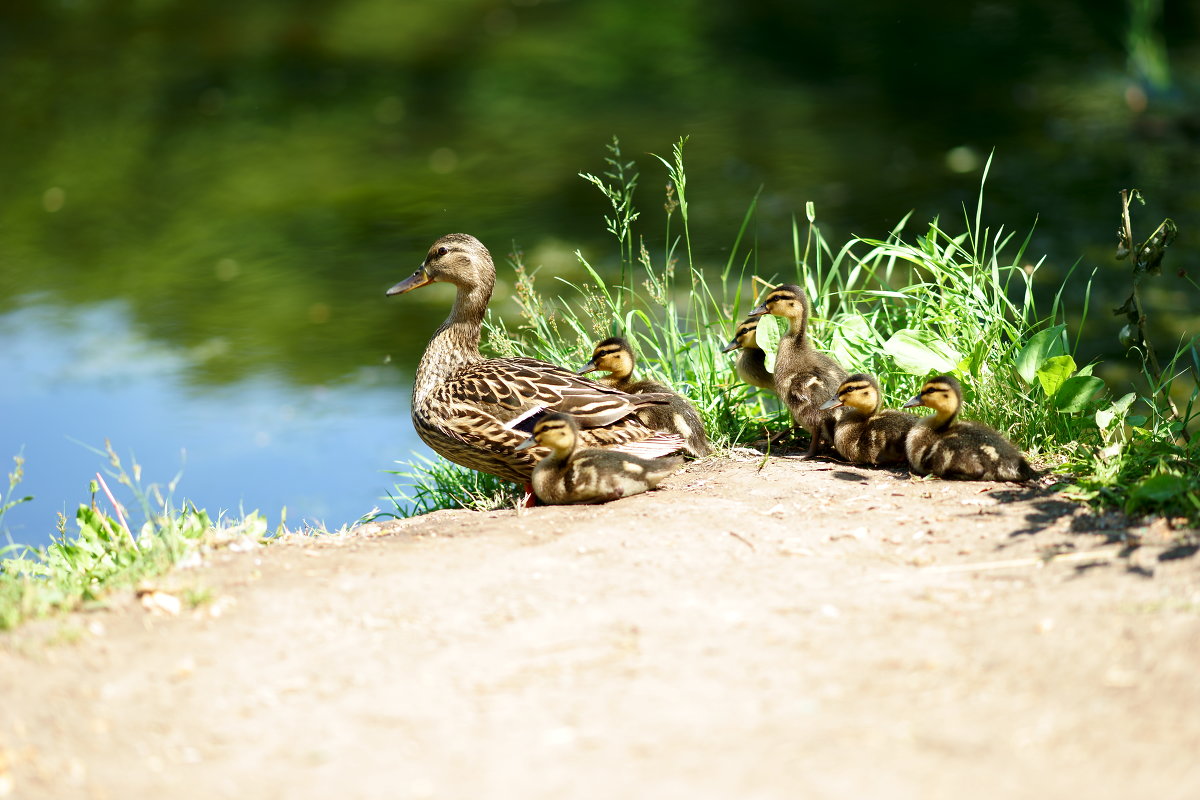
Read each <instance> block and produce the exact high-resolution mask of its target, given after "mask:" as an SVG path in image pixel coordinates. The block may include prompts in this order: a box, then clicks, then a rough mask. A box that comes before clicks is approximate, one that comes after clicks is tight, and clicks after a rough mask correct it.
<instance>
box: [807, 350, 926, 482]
mask: <svg viewBox="0 0 1200 800" xmlns="http://www.w3.org/2000/svg"><path fill="white" fill-rule="evenodd" d="M882 394H883V393H882V392H881V391H880V389H879V382H878V381H876V380H875V378H874V377H872V376H870V375H866V374H864V373H861V372H860V373H858V374H855V375H851V376H850V377H848V378H846V380H844V381H842V385H841V386H839V387H838V390H837V395H835V396H834V398H833V399H832V400H830V401H828V402H827V403H825V404H824V405H823V406H821V408H823V409H833V408H840V407H844V408H845V411H843V412H842V417H841V419H839V420H838V422H837V427H836V428H834V431H833V445H834V447H836V448H837V451H838V452H839V453H841V454H842V457H843V458H845V459H846V460H847V461H852V462H854V463H855V464H903V463H905V462H906V461H907V460H908V455H907V452H906V450H905V441H906V440H907V438H908V433H909V431H911V430H912V427H913V425H915V424H916V423H917V417H915V416H913V415H912V414H906V413H904V412H903V411H896V410H894V409H884V410H882V411H881V410H880V409H879V406H880V405H881V403H882Z"/></svg>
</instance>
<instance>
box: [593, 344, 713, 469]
mask: <svg viewBox="0 0 1200 800" xmlns="http://www.w3.org/2000/svg"><path fill="white" fill-rule="evenodd" d="M633 366H634V356H633V347H632V346H631V345H630V344H629V342H628V341H626V340H625V339H622V338H621V337H620V336H613V337H612V338H609V339H605V340H604V341H602V342H600V343H599V344H597V345H596V347H595V349H594V350H593V351H592V360H591V361H589V362H588V365H587V366H586V367H584V368H583V369H581V370H580V371H579V374H580V375H585V374H587V373H589V372H592V371H596V370H598V371H600V372H608V373H610V374H609V375H608V376H606V377H600V378H597V379H596V381H597V383H602V384H604V385H605V386H611V387H612V388H614V389H619V390H620V391H622V392H628V393H629V394H648V393H649V394H661V395H667V396H668V400H667V402H666V403H665V404H663V405H653V406H644V407H643V408H641V409H639V410H638V412H637V415H638V418H639V419H641V421H642V422H644V423H646V425H647V426H649V427H650V428H653V429H654V430H660V431H671V432H673V433H678V434H679V435H680V436H682V437H683V440H684V441H685V442H687V451H688V452H689V453H691V454H692V455H694V456H696V457H697V458H702V457H704V456H706V455H708V454H709V453H710V452H712V449H711V448H710V447H709V445H708V435H707V434H706V433H705V432H704V422H703V421H702V420H701V419H700V413H699V412H698V411H696V408H695V406H693V405H692V404H691V403H689V402H688V401H687V400H685V399H684V398H682V397H680V396H679V395H678V394H676V393H675V392H674V391H672V390H671V388H670V387H668V386H664V385H662V384H661V383H655V382H654V381H639V380H634V378H633Z"/></svg>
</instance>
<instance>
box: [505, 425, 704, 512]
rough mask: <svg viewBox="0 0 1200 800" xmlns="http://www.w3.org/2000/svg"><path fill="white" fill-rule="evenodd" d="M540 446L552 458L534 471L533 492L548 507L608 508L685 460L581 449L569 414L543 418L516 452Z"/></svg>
mask: <svg viewBox="0 0 1200 800" xmlns="http://www.w3.org/2000/svg"><path fill="white" fill-rule="evenodd" d="M535 445H540V446H542V447H548V448H550V454H549V455H548V456H546V457H545V458H543V459H542V460H541V461H539V462H538V463H537V466H535V467H534V468H533V480H532V483H533V491H534V494H536V495H537V497H538V499H539V500H540V501H542V502H543V503H546V504H547V505H564V504H573V503H606V502H608V501H609V500H616V499H618V498H621V497H628V496H629V495H632V494H640V493H641V492H644V491H646V490H648V489H654V488H657V486H658V484H659V483H660V482H661V481H662V480H663V479H664V478H666V477H667V476H668V475H670V474H671V473H672V472H674V471H675V470H677V469H679V467H680V465H682V464H683V459H681V458H678V457H673V458H639V457H638V456H635V455H631V454H629V453H622V452H618V451H616V450H602V449H599V448H581V447H579V428H578V427H577V426H576V424H575V419H574V418H573V417H572V416H571V415H570V414H561V413H557V412H556V413H551V414H546V415H544V416H543V417H542V418H541V419H539V420H538V422H537V423H536V424H535V425H534V427H533V435H532V436H530V437H529V438H528V439H526V440H525V441H524V442H523V443H522V444H521V445H519V446H518V448H517V449H519V450H523V449H525V448H528V447H533V446H535Z"/></svg>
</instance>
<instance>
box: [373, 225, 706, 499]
mask: <svg viewBox="0 0 1200 800" xmlns="http://www.w3.org/2000/svg"><path fill="white" fill-rule="evenodd" d="M435 281H443V282H447V283H452V284H454V285H455V287H456V288H457V290H458V291H457V294H456V296H455V300H454V307H453V309H452V310H451V312H450V316H449V317H447V319H446V321H445V322H444V323H443V324H442V326H441V327H440V328H438V329H437V331H436V332H435V333H434V334H433V338H432V339H430V341H429V345H428V346H427V347H426V349H425V354H424V355H423V356H422V357H421V361H420V364H419V365H418V366H417V372H416V375H415V377H414V380H413V399H412V420H413V426H414V427H415V428H416V430H417V434H418V435H419V436H420V437H421V440H422V441H424V442H425V443H426V444H427V445H429V446H430V447H431V448H432V449H433V450H434V451H435V452H437V453H439V454H441V455H442V456H445V457H446V458H447V459H449V460H451V461H453V462H455V463H456V464H461V465H462V466H465V467H469V468H471V469H477V470H480V471H482V472H488V473H491V474H493V475H496V476H498V477H500V478H502V479H504V480H509V481H514V482H517V483H527V482H528V481H529V478H530V476H531V475H532V473H533V468H534V465H535V464H536V463H537V461H538V459H539V458H540V457H541V456H542V455H543V454H544V453H545V451H544V450H529V449H526V450H522V451H518V450H517V446H518V445H520V444H521V443H522V442H523V441H524V440H525V438H526V435H527V432H528V430H529V427H528V426H529V425H532V423H533V421H534V420H536V417H537V414H538V413H540V412H541V411H545V410H551V411H553V410H558V411H566V412H569V413H570V414H572V415H573V416H574V417H575V419H576V420H577V421H578V422H579V427H580V434H579V435H580V438H581V440H582V441H583V443H584V444H586V445H589V446H597V447H610V446H620V447H627V448H631V449H633V450H634V452H638V453H639V454H641V455H645V456H651V457H652V456H657V455H665V454H666V453H671V452H674V451H675V450H678V449H679V448H680V447H682V446H683V442H682V440H681V439H680V438H679V437H678V436H675V435H673V434H666V433H658V432H656V431H655V430H653V429H652V428H650V427H648V426H647V425H646V424H645V423H644V422H642V421H641V420H640V419H639V418H638V416H637V413H636V412H637V411H639V410H640V409H642V408H645V407H647V406H653V405H662V404H664V403H665V402H667V401H668V400H669V398H667V397H663V396H661V395H655V394H641V395H630V394H627V393H625V392H621V391H619V390H617V389H611V388H609V387H606V386H601V385H599V384H596V383H595V382H593V381H589V380H586V379H584V378H581V377H579V376H578V375H576V374H575V373H573V372H571V371H570V370H567V369H563V368H562V367H558V366H556V365H554V364H550V363H547V362H545V361H538V360H537V359H533V358H485V357H484V356H483V355H482V354H480V352H479V336H480V331H481V329H482V325H483V316H484V313H485V312H486V311H487V305H488V301H489V300H490V299H491V295H492V288H493V287H494V285H495V281H496V270H495V266H494V265H493V263H492V257H491V254H490V253H488V250H487V248H486V247H484V246H483V244H482V243H480V242H479V240H478V239H476V238H475V237H473V236H469V235H467V234H462V233H452V234H448V235H446V236H443V237H442V238H440V239H438V240H437V241H436V242H434V243H433V246H432V247H431V248H430V249H429V253H428V255H427V256H426V257H425V260H424V261H423V262H422V264H421V266H420V267H418V268H417V271H416V272H414V273H413V274H412V276H410V277H409V278H407V279H406V280H404V281H401V282H400V283H398V284H396V285H395V286H393V287H392V288H391V289H389V290H388V294H389V295H391V294H403V293H405V292H408V291H412V290H413V289H417V288H419V287H421V286H425V285H426V284H428V283H432V282H435ZM522 418H525V419H527V422H525V423H522V425H521V426H520V427H524V428H525V430H521V429H519V427H513V425H514V422H516V421H518V420H520V419H522Z"/></svg>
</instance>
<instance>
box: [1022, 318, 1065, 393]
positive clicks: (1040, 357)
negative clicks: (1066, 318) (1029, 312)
mask: <svg viewBox="0 0 1200 800" xmlns="http://www.w3.org/2000/svg"><path fill="white" fill-rule="evenodd" d="M1066 329H1067V326H1066V325H1055V326H1054V327H1053V328H1047V329H1046V330H1044V331H1038V332H1037V333H1035V334H1034V335H1033V336H1030V337H1029V341H1028V342H1026V343H1025V346H1024V347H1023V348H1021V352H1020V353H1018V354H1017V374H1018V375H1020V376H1021V379H1022V380H1024V381H1025V382H1026V383H1028V384H1030V385H1032V384H1033V379H1034V378H1035V377H1036V376H1037V371H1038V368H1039V367H1041V366H1042V363H1043V362H1044V361H1045V360H1046V359H1048V358H1053V357H1054V356H1061V355H1064V354H1065V353H1066V352H1067V349H1066V347H1064V346H1063V341H1062V333H1063V331H1065V330H1066Z"/></svg>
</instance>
